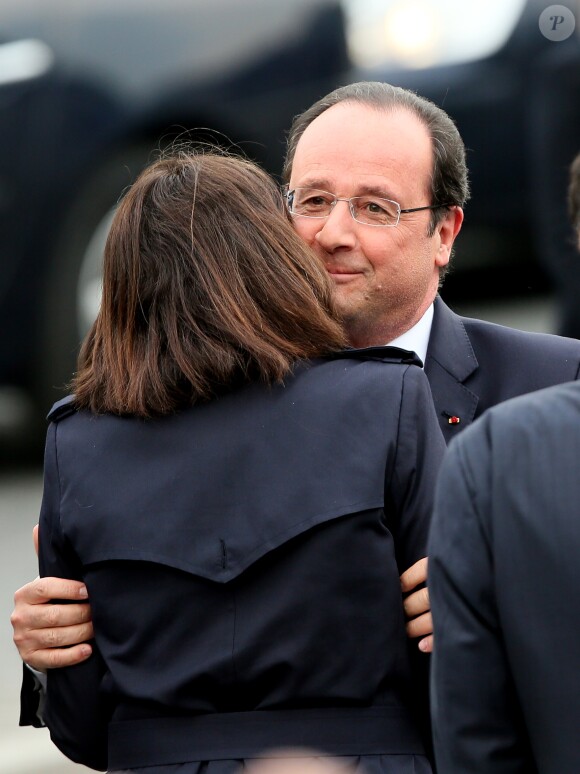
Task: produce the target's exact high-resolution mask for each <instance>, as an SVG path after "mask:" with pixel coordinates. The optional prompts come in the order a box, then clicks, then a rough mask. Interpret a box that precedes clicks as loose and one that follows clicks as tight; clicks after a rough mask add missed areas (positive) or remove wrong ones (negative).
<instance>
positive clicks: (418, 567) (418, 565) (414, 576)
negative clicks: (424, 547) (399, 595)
mask: <svg viewBox="0 0 580 774" xmlns="http://www.w3.org/2000/svg"><path fill="white" fill-rule="evenodd" d="M426 580H427V557H425V558H424V559H419V561H418V562H415V564H413V565H411V567H409V569H408V570H405V572H404V573H403V574H402V575H401V588H402V590H403V592H404V593H405V592H407V591H412V590H413V589H414V588H416V587H417V586H418V585H419V584H421V583H425V582H426Z"/></svg>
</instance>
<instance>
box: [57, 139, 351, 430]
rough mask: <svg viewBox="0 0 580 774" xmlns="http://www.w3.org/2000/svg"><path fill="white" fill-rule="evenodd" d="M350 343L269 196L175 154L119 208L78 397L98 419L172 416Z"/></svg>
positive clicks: (210, 158)
mask: <svg viewBox="0 0 580 774" xmlns="http://www.w3.org/2000/svg"><path fill="white" fill-rule="evenodd" d="M343 343H344V336H343V333H342V329H341V327H340V325H339V323H338V322H337V321H336V319H335V317H334V311H333V304H332V299H331V289H330V286H329V282H328V277H327V275H326V273H325V271H324V268H323V267H322V266H320V263H319V261H318V260H317V258H316V257H315V256H314V255H313V254H312V252H311V251H310V250H309V249H308V248H307V246H306V245H305V244H304V242H303V241H302V240H301V239H300V238H299V237H298V236H297V235H296V233H295V231H294V229H293V227H292V223H291V221H290V219H289V217H288V215H287V213H286V210H285V208H284V205H283V199H282V197H281V194H280V193H279V191H278V189H277V186H276V185H275V183H274V182H273V181H272V180H271V179H270V178H269V177H268V176H267V175H266V173H264V172H263V171H262V170H260V169H259V168H258V167H257V166H256V165H254V164H252V163H251V162H248V161H245V160H242V159H239V158H234V157H231V156H227V155H225V154H222V153H219V154H218V153H208V152H204V153H191V152H178V153H175V154H174V155H171V156H168V157H166V158H163V159H160V160H159V161H156V162H154V163H153V164H151V166H149V167H148V168H147V169H146V170H145V171H144V172H142V173H141V175H140V176H139V178H138V179H137V180H136V182H135V183H134V184H133V186H132V187H131V188H130V189H129V191H128V193H127V194H126V195H125V197H124V198H123V200H122V201H121V203H120V204H119V207H118V209H117V212H116V214H115V218H114V221H113V224H112V226H111V229H110V232H109V236H108V239H107V243H106V247H105V254H104V266H103V296H102V303H101V309H100V312H99V314H98V317H97V319H96V321H95V323H94V325H93V327H92V329H91V331H90V332H89V334H88V336H87V338H86V340H85V342H84V344H83V347H82V350H81V354H80V358H79V369H78V373H77V375H76V376H75V379H74V381H73V384H72V387H73V390H74V392H75V395H76V398H77V404H78V405H80V406H86V407H88V408H90V409H92V410H93V411H97V412H104V411H109V412H113V413H128V414H136V415H140V416H150V415H158V414H165V413H169V412H173V411H176V410H178V409H180V408H182V407H184V406H187V405H191V404H192V403H195V402H198V401H204V400H209V399H211V398H212V397H214V396H215V395H217V394H219V393H221V392H223V391H226V390H230V389H232V388H234V387H235V386H237V385H239V384H242V383H245V382H248V381H254V380H263V381H265V382H273V381H279V380H281V379H283V378H284V376H285V375H287V374H288V372H289V371H290V369H291V368H292V366H293V364H294V363H295V362H296V360H298V359H301V358H309V357H316V356H318V355H321V354H325V353H328V352H330V351H332V350H335V349H338V348H340V347H341V346H342V345H343Z"/></svg>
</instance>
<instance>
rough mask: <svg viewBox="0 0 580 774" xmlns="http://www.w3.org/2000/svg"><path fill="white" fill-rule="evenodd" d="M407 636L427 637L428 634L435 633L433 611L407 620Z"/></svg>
mask: <svg viewBox="0 0 580 774" xmlns="http://www.w3.org/2000/svg"><path fill="white" fill-rule="evenodd" d="M406 629H407V637H411V638H414V637H425V635H427V634H433V619H432V617H431V613H423V615H420V616H418V617H417V618H413V620H411V621H407V625H406Z"/></svg>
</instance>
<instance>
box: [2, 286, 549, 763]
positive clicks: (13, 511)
mask: <svg viewBox="0 0 580 774" xmlns="http://www.w3.org/2000/svg"><path fill="white" fill-rule="evenodd" d="M455 308H456V310H457V311H458V312H461V313H462V314H466V315H468V316H473V317H480V318H483V319H488V320H492V321H494V322H499V323H502V324H505V325H511V326H513V327H515V328H522V329H524V330H533V331H553V330H554V321H555V311H554V305H553V303H552V302H551V300H550V299H549V298H540V299H538V298H535V299H525V300H517V301H510V302H502V303H487V304H481V303H480V304H475V305H474V304H471V305H465V306H461V308H459V307H457V306H456V307H455ZM10 400H12V401H14V400H15V398H14V396H10ZM1 403H2V399H1V394H0V404H1ZM15 405H17V404H16V403H14V402H13V403H12V404H11V406H12V408H11V407H10V406H9V405H5V406H4V409H3V406H2V405H0V417H1V416H2V411H3V410H4V411H5V413H7V414H8V415H9V416H10V417H13V416H14V414H13V407H14V406H15ZM41 491H42V473H41V470H40V469H28V470H14V471H12V472H6V471H4V472H1V471H0V528H1V530H2V531H1V535H2V542H1V545H0V633H1V637H0V685H1V686H2V690H1V691H0V772H2V774H74V773H75V772H77V774H78V773H79V772H88V771H89V769H87V768H85V767H84V766H78V765H75V764H72V763H70V762H69V761H68V760H67V759H65V758H64V757H63V756H62V755H61V754H60V752H59V751H58V750H57V749H56V748H55V747H54V746H53V745H52V743H51V742H50V739H49V736H48V732H47V731H46V729H40V730H38V729H31V728H19V727H18V725H17V723H18V694H19V688H20V675H21V665H20V661H19V658H18V654H17V652H16V649H15V647H14V645H13V643H12V628H11V626H10V622H9V616H10V613H11V611H12V606H13V594H14V591H15V590H16V589H17V588H18V587H19V586H21V585H23V584H24V583H26V582H27V581H29V580H31V579H32V578H33V577H35V575H36V574H37V568H36V559H35V556H34V552H33V549H32V540H31V531H32V527H33V526H34V524H35V523H36V520H37V516H38V511H39V506H40V499H41Z"/></svg>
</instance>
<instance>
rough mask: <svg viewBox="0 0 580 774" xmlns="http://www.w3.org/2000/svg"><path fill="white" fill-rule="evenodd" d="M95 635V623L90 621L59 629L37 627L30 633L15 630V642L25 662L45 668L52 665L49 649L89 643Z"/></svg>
mask: <svg viewBox="0 0 580 774" xmlns="http://www.w3.org/2000/svg"><path fill="white" fill-rule="evenodd" d="M93 637H94V631H93V625H92V623H91V622H89V623H86V624H82V625H81V626H68V627H64V628H59V629H35V630H33V631H31V632H28V633H26V632H25V633H22V632H20V631H17V630H15V632H14V644H15V645H16V647H17V648H18V653H19V655H20V658H21V659H22V660H23V661H24V662H26V663H27V664H30V665H31V666H34V668H35V669H38V668H41V669H42V670H44V669H47V668H48V669H49V668H51V666H52V661H51V660H50V658H52V657H50V658H49V657H48V652H49V649H54V650H59V649H61V648H64V649H68V648H69V647H70V646H71V645H74V646H77V645H83V644H87V640H90V639H92V638H93Z"/></svg>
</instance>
